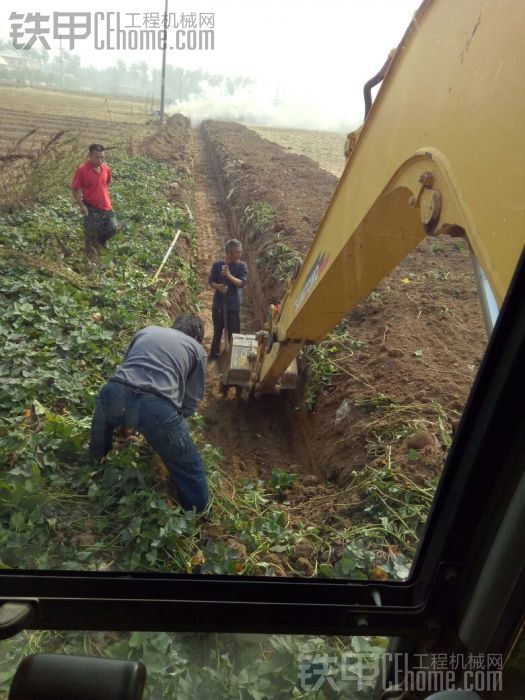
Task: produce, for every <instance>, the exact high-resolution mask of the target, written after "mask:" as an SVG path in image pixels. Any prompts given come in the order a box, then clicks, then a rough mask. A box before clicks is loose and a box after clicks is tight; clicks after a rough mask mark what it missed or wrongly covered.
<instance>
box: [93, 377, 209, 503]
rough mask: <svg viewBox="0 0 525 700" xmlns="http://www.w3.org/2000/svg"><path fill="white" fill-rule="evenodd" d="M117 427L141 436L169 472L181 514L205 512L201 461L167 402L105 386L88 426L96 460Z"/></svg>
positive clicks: (128, 388) (179, 417) (205, 490)
mask: <svg viewBox="0 0 525 700" xmlns="http://www.w3.org/2000/svg"><path fill="white" fill-rule="evenodd" d="M117 426H121V427H125V428H133V429H134V430H137V431H138V432H139V433H141V434H142V435H144V437H145V438H146V440H147V441H148V443H149V444H150V446H151V447H152V448H153V449H154V450H155V452H157V454H158V455H159V456H160V457H161V459H162V460H163V462H164V464H165V465H166V467H167V468H168V471H169V474H170V486H171V487H174V491H175V492H176V494H177V500H178V501H179V503H180V504H181V506H182V507H183V508H184V510H191V509H192V508H196V509H197V511H203V510H204V509H205V508H206V506H207V504H208V483H207V480H206V474H205V472H204V464H203V461H202V458H201V456H200V454H199V452H198V450H197V448H196V447H195V444H194V442H193V440H192V439H191V435H190V432H189V428H188V424H187V423H186V421H185V419H184V418H183V416H182V414H181V413H180V412H179V411H178V410H177V409H176V408H175V406H174V405H173V404H172V403H171V402H170V401H168V400H167V399H164V398H162V397H160V396H156V395H155V394H150V393H146V392H143V391H140V390H137V389H134V388H133V387H131V386H128V385H126V384H120V383H119V382H108V383H107V384H106V385H105V386H103V387H102V389H101V391H100V393H99V395H98V397H97V403H96V406H95V413H94V415H93V423H92V426H91V440H90V443H89V449H90V452H91V454H92V455H93V457H95V459H99V460H100V459H102V457H105V456H106V455H107V453H108V452H109V451H110V450H111V447H112V445H113V431H114V430H115V428H116V427H117Z"/></svg>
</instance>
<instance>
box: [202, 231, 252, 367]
mask: <svg viewBox="0 0 525 700" xmlns="http://www.w3.org/2000/svg"><path fill="white" fill-rule="evenodd" d="M241 255H242V243H241V242H240V241H238V240H237V239H236V238H232V239H231V240H229V241H228V242H227V243H226V260H217V261H216V262H214V263H213V265H212V268H211V272H210V277H209V283H210V287H211V288H212V289H214V290H215V294H214V295H213V306H212V320H213V340H212V343H211V350H210V355H209V357H210V360H214V359H216V358H217V357H218V356H219V354H220V351H221V337H222V332H223V330H224V322H225V321H226V325H227V328H228V338H229V339H231V335H232V333H240V330H241V304H242V288H243V287H245V286H246V283H247V282H248V265H246V263H245V262H243V261H242V260H241ZM225 314H226V318H225Z"/></svg>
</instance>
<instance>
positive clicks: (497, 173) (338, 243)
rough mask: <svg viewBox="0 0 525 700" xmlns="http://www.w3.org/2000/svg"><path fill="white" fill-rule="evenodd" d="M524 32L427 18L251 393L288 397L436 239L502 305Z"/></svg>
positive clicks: (498, 20) (255, 362) (289, 301)
mask: <svg viewBox="0 0 525 700" xmlns="http://www.w3.org/2000/svg"><path fill="white" fill-rule="evenodd" d="M524 26H525V3H510V4H508V5H505V7H503V6H502V4H501V2H499V1H498V0H461V2H457V0H428V1H426V2H424V3H423V4H422V5H421V7H420V8H419V10H418V12H417V13H416V15H415V16H414V19H413V21H412V23H411V25H410V26H409V28H408V30H407V32H406V34H405V36H404V37H403V40H402V42H401V44H400V45H399V47H398V49H397V51H396V53H395V55H394V57H393V59H392V61H391V63H390V67H389V69H388V72H387V74H386V77H385V80H384V82H383V85H382V87H381V89H380V91H379V94H378V96H377V98H376V101H375V103H374V105H373V108H372V109H371V111H370V113H369V115H368V117H367V118H366V121H365V123H364V125H363V127H362V130H361V131H360V133H359V137H358V139H357V141H355V143H352V146H353V148H352V151H351V153H350V156H349V158H348V160H347V163H346V167H345V170H344V172H343V174H342V176H341V179H340V181H339V184H338V186H337V189H336V191H335V193H334V196H333V198H332V200H331V202H330V204H329V206H328V209H327V211H326V213H325V215H324V217H323V220H322V222H321V225H320V227H319V230H318V232H317V235H316V237H315V239H314V241H313V243H312V245H311V247H310V249H309V251H308V253H307V256H306V258H305V260H304V263H303V265H302V266H301V268H300V270H299V271H298V273H297V275H296V276H295V279H293V280H292V281H291V282H290V284H289V287H288V290H287V292H286V294H285V296H284V299H283V301H282V304H281V309H280V312H279V314H278V315H277V316H276V317H275V318H274V321H273V323H272V328H271V333H270V335H269V338H270V342H268V334H265V333H259V334H258V348H257V350H256V349H255V346H254V345H253V346H251V350H252V352H248V353H247V355H246V356H247V357H249V361H250V367H251V377H250V381H249V388H250V389H254V390H255V391H256V392H266V391H272V390H274V389H275V388H276V387H277V388H279V387H283V388H284V387H286V386H287V384H286V381H284V383H283V377H287V376H288V375H290V374H291V375H292V376H293V374H294V369H293V363H294V360H295V357H296V356H297V354H298V353H299V352H300V350H301V348H302V346H303V345H304V344H305V343H306V342H310V341H319V340H321V339H322V338H324V337H325V336H326V334H327V333H329V332H330V330H332V329H333V328H334V327H335V326H336V325H337V323H339V322H340V321H341V320H342V319H343V318H344V317H345V316H346V315H348V313H349V312H350V311H351V310H352V308H353V307H354V306H355V305H356V304H357V303H358V302H359V301H360V300H362V299H363V298H364V297H366V295H367V294H369V293H370V292H371V291H372V290H373V289H374V288H375V287H376V286H377V285H378V283H379V282H380V281H381V280H382V279H383V278H384V277H385V276H387V275H388V274H389V273H390V272H391V271H392V270H393V269H394V268H395V267H396V266H397V265H398V264H399V263H400V262H401V260H403V258H404V257H405V256H406V255H407V254H408V253H410V252H411V251H412V250H413V249H414V248H415V247H416V246H417V244H418V243H419V242H420V241H421V240H423V238H424V237H425V235H445V234H450V235H466V236H467V238H468V241H469V244H470V246H471V249H472V252H473V255H474V256H475V259H476V260H477V262H478V263H479V265H480V267H481V268H482V270H483V271H484V273H485V275H486V277H487V279H488V282H489V285H490V288H491V290H492V293H493V296H494V299H495V300H496V302H497V304H498V305H501V302H502V300H503V298H504V296H505V293H506V291H507V288H508V286H509V283H510V280H511V277H512V274H513V272H514V270H515V268H516V265H517V262H518V259H519V257H520V255H521V252H522V250H523V245H524V241H525V187H524V177H525V175H524V173H525V126H524V125H525V74H524V72H523V57H524V50H523V36H522V34H523V27H524ZM234 344H235V343H234ZM246 347H247V346H246ZM290 365H291V367H290ZM225 383H226V384H228V383H229V380H228V377H227V379H226V382H225ZM245 386H246V384H245Z"/></svg>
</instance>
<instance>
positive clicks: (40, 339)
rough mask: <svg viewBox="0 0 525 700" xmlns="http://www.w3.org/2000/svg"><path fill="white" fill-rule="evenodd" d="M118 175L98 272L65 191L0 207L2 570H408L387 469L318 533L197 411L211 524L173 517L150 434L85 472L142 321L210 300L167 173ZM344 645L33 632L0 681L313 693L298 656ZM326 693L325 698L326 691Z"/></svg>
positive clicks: (119, 157)
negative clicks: (74, 677) (86, 677)
mask: <svg viewBox="0 0 525 700" xmlns="http://www.w3.org/2000/svg"><path fill="white" fill-rule="evenodd" d="M68 162H69V161H64V163H63V164H62V165H60V160H59V159H57V160H55V163H56V164H57V165H56V168H55V171H54V172H55V174H56V177H57V178H59V177H63V179H64V182H65V181H66V179H67V178H66V173H65V172H64V173H62V174H61V172H60V168H62V169H64V167H65V166H66V165H67V164H68ZM110 165H111V166H112V167H113V169H114V172H115V176H116V177H115V181H114V186H113V189H112V197H113V202H114V206H115V209H116V211H117V214H118V217H119V220H120V222H121V232H120V233H119V235H118V236H117V237H116V238H115V239H113V240H112V241H111V243H110V250H109V251H107V252H105V253H104V255H103V256H102V259H101V263H100V265H99V266H98V267H97V268H96V269H92V268H90V267H88V264H87V262H86V261H85V259H84V256H83V252H82V233H81V229H80V220H79V216H78V211H77V210H76V209H75V208H74V207H73V206H72V205H71V202H70V198H69V196H68V195H64V194H62V193H60V192H57V190H56V187H53V189H52V190H50V191H48V192H46V191H39V192H38V196H36V197H35V202H36V204H35V205H34V206H32V207H29V208H27V207H26V208H24V209H20V208H16V207H11V208H6V210H5V211H4V212H3V213H1V214H0V243H1V246H0V265H1V268H2V278H1V281H0V303H1V306H2V316H1V319H0V338H1V341H0V342H1V354H0V381H1V383H2V386H3V389H4V391H3V392H2V395H1V397H0V411H1V424H0V465H1V468H0V551H1V560H0V565H1V566H3V567H4V568H37V569H67V570H80V569H82V570H98V571H103V570H140V571H163V572H184V573H209V574H213V573H216V574H224V573H228V574H263V575H264V574H267V575H276V574H277V575H290V574H292V575H298V574H301V575H318V576H329V577H333V576H342V577H353V578H366V577H375V578H386V577H392V578H404V577H406V575H407V573H408V568H407V560H406V558H405V554H406V552H407V547H408V551H410V548H413V546H414V544H413V542H412V541H408V542H407V541H406V540H403V541H402V537H400V536H399V533H398V532H397V531H396V532H395V533H394V534H392V533H391V532H390V530H392V523H397V522H398V521H397V520H395V519H394V517H393V515H392V513H390V511H394V509H395V503H394V501H395V500H396V499H398V498H403V499H405V500H406V499H407V498H408V497H407V495H406V493H404V492H402V493H400V492H399V489H398V481H399V478H400V477H399V475H397V474H396V473H394V472H393V471H392V470H389V467H388V465H385V467H384V470H383V472H384V473H382V477H381V478H382V479H383V482H384V488H383V489H382V490H381V492H380V493H379V494H378V493H375V494H374V493H372V491H371V490H370V489H369V486H370V483H371V480H372V479H374V478H375V476H374V475H373V474H370V473H365V472H363V473H362V474H360V476H359V478H358V479H356V480H355V481H354V483H353V484H352V486H351V488H347V489H346V490H342V491H341V493H340V494H339V496H340V501H341V504H342V505H341V508H339V509H338V510H336V512H335V514H334V518H333V519H331V520H330V522H326V523H323V524H319V523H318V522H316V521H312V520H311V519H309V517H308V514H307V513H303V512H298V510H297V508H295V507H294V500H293V495H294V489H295V488H298V486H299V480H298V479H295V478H294V477H293V475H289V474H284V473H282V472H280V471H276V472H275V473H274V474H273V476H272V478H271V479H270V480H268V481H267V482H265V481H262V480H254V479H251V480H250V479H245V480H239V481H237V480H235V481H234V480H232V479H231V478H229V477H228V476H227V475H226V474H225V472H224V471H223V470H222V469H221V453H220V450H219V449H217V447H216V446H214V445H210V444H207V442H206V439H205V435H204V430H203V422H202V419H200V418H199V417H196V418H195V419H194V420H193V429H194V434H195V437H196V439H197V441H198V443H199V445H200V448H201V451H202V454H203V456H204V459H205V462H206V467H207V470H208V475H209V481H210V488H211V493H212V511H211V513H209V514H207V516H206V517H205V519H201V518H199V517H196V516H195V515H194V514H193V513H184V512H182V511H181V510H179V509H178V508H177V507H175V508H170V507H169V505H168V503H167V500H166V495H165V491H164V482H163V479H162V465H159V464H158V462H157V461H156V460H155V458H154V456H153V455H152V453H151V451H150V450H149V448H148V447H147V446H146V445H144V444H143V443H142V441H140V440H135V441H129V440H124V439H123V438H122V439H120V441H118V444H117V448H116V449H115V450H114V451H113V452H112V453H111V454H110V456H109V459H108V460H107V462H106V464H105V465H104V466H103V467H102V468H94V467H93V465H92V464H91V461H90V459H89V456H88V452H87V440H88V436H89V427H90V420H91V415H92V411H93V406H94V400H95V397H96V393H97V391H98V389H99V388H100V386H101V385H102V384H103V383H104V382H105V380H106V379H107V377H108V376H109V375H110V374H111V373H112V372H113V370H114V368H115V367H116V365H117V364H118V362H119V361H120V360H121V358H122V355H123V352H124V351H125V348H126V347H127V344H128V343H129V341H130V339H131V337H132V335H133V334H134V333H135V332H136V330H137V329H139V328H141V327H143V326H145V325H148V324H151V323H160V324H166V323H168V319H167V316H172V315H173V314H174V313H176V312H177V311H182V310H198V308H199V300H198V294H199V291H200V289H199V284H198V281H197V272H196V269H195V266H194V264H193V262H192V261H193V254H194V252H195V250H196V245H197V239H196V232H195V230H194V226H193V224H192V223H191V221H189V220H188V218H187V216H186V214H185V213H184V212H183V211H182V210H181V209H180V208H178V207H177V206H175V205H173V204H172V203H171V202H170V201H168V199H167V198H166V195H165V193H166V192H167V191H169V190H170V187H171V186H172V184H173V179H174V174H173V172H172V171H170V169H169V168H168V167H166V166H164V165H161V164H159V163H156V162H154V161H151V160H148V159H146V158H143V157H131V156H128V155H127V154H126V153H125V152H123V151H112V152H111V162H110ZM177 228H180V229H181V230H182V231H183V232H184V235H183V238H184V242H183V248H182V249H180V252H181V253H183V254H180V255H177V254H175V255H174V256H173V257H172V258H171V259H170V267H169V268H168V270H167V271H166V274H164V275H163V276H161V278H160V280H159V281H158V282H157V283H155V284H152V282H151V279H152V276H153V274H154V272H155V269H156V268H157V266H158V264H159V263H160V261H161V259H162V257H163V254H164V252H165V250H166V249H167V247H168V245H169V243H170V241H171V239H172V236H173V232H174V230H175V229H177ZM181 240H182V239H181ZM404 488H405V490H407V489H408V486H407V484H404ZM408 490H410V489H408ZM321 495H322V494H321ZM410 498H415V497H414V496H410ZM392 499H394V501H392ZM409 500H410V499H409ZM352 502H353V503H358V504H359V503H361V504H363V502H366V505H367V506H368V505H369V506H370V513H369V516H368V515H366V513H365V514H364V515H362V516H361V517H358V518H351V517H350V515H351V513H350V511H349V508H348V504H349V503H352ZM408 506H410V503H408ZM356 508H357V506H356ZM350 510H351V509H350ZM361 510H362V509H361ZM381 514H384V516H385V518H387V519H386V520H384V521H382V520H381ZM387 516H389V517H387ZM406 517H408V516H406ZM356 644H357V645H361V647H362V648H363V649H366V650H368V651H369V652H370V653H371V654H377V653H380V651H381V650H382V649H383V645H384V642H383V641H381V640H358V639H357V638H356V639H354V640H352V645H356ZM342 645H343V642H342V641H341V640H337V639H332V640H329V641H328V640H322V639H318V638H315V639H306V638H289V637H277V636H274V637H271V638H268V639H264V640H263V639H258V640H256V641H255V642H254V645H253V646H249V647H248V648H245V644H244V643H243V640H242V639H237V638H235V637H221V638H219V637H216V636H214V635H198V636H190V635H165V634H152V635H142V634H138V633H135V634H133V635H128V636H125V635H124V636H123V635H114V634H112V633H108V634H102V633H101V634H68V635H60V634H57V635H52V634H48V633H35V634H30V635H21V636H19V637H17V638H16V639H15V640H13V641H12V642H6V643H4V651H5V659H6V661H5V663H4V665H3V666H1V667H0V682H3V683H6V682H7V681H8V679H9V678H10V676H11V675H12V672H13V669H14V659H18V658H19V657H20V656H21V655H22V654H24V653H30V652H31V651H41V650H47V651H51V650H62V651H68V652H75V653H86V652H87V653H101V654H108V655H110V656H119V657H120V658H122V657H127V658H143V659H144V660H145V662H146V663H147V665H148V668H149V671H150V678H151V681H150V683H149V684H148V697H151V698H154V697H155V698H157V697H173V694H174V692H176V693H177V697H185V695H184V693H186V695H189V693H190V692H191V693H192V695H195V689H201V690H202V693H200V690H199V692H198V695H199V694H200V695H202V696H203V697H204V696H209V697H253V698H265V697H268V698H275V697H304V696H305V694H307V693H309V695H308V696H309V697H312V691H311V689H310V691H306V690H305V689H304V688H301V687H299V686H298V685H297V674H298V664H299V661H298V660H299V659H300V658H301V655H303V656H304V655H306V656H305V657H304V658H305V659H306V661H307V663H310V661H312V659H315V657H316V655H317V656H318V655H319V654H320V653H321V652H322V651H323V650H324V651H323V653H327V654H328V653H330V656H332V657H333V655H334V653H335V652H337V650H342V649H343V646H342ZM361 647H360V648H361ZM352 648H353V647H352ZM261 659H262V660H263V662H262V663H261ZM312 663H313V661H312ZM354 680H355V674H354ZM323 688H324V686H323ZM325 690H326V688H324V690H319V693H318V694H317V697H319V698H323V697H331V695H330V692H329V694H328V695H323V693H324V692H325ZM316 692H317V691H316ZM339 697H344V696H341V695H339ZM349 697H352V695H349Z"/></svg>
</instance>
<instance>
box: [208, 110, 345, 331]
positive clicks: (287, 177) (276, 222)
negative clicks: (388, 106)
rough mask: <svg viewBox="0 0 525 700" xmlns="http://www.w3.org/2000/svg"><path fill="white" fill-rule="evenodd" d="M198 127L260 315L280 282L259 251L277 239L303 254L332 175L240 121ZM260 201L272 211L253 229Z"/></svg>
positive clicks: (326, 197)
mask: <svg viewBox="0 0 525 700" xmlns="http://www.w3.org/2000/svg"><path fill="white" fill-rule="evenodd" d="M202 131H203V134H204V139H205V143H206V145H207V152H208V157H209V159H210V162H211V164H212V167H213V169H214V170H215V173H216V176H217V178H218V180H219V186H220V190H221V194H222V197H223V202H224V206H225V207H226V211H227V218H228V222H229V225H230V229H231V231H232V235H234V234H235V235H236V237H238V238H241V239H242V240H243V243H244V249H245V252H246V254H247V255H248V262H249V263H250V266H251V268H253V269H252V279H256V281H257V286H256V292H257V295H256V296H257V311H258V315H259V317H260V318H261V319H263V318H265V317H266V312H267V307H268V304H269V303H270V302H272V301H278V300H280V299H281V298H282V295H283V280H279V279H276V278H275V270H272V269H271V268H270V267H265V266H264V265H261V264H260V257H261V254H263V253H264V251H265V249H267V247H268V245H269V244H272V243H273V242H275V240H276V239H277V238H278V239H279V240H281V241H283V243H284V244H285V245H286V246H287V247H289V248H292V249H294V250H296V251H298V252H299V254H300V255H304V254H305V253H306V251H307V250H308V248H309V246H310V243H311V241H312V240H313V237H314V234H315V231H316V230H317V228H318V226H319V223H320V221H321V217H322V215H323V213H324V211H325V209H326V206H327V204H328V202H329V201H330V198H331V196H332V194H333V191H334V189H335V186H336V184H337V178H335V177H334V176H333V175H331V174H330V173H327V172H326V171H324V170H322V169H321V168H320V167H318V166H317V164H316V163H314V162H313V161H312V160H311V159H310V158H307V157H305V156H302V155H296V154H291V153H287V152H286V151H285V150H284V149H283V148H281V147H280V146H278V145H277V144H274V143H271V142H270V141H267V140H266V139H263V138H261V137H260V136H258V135H257V134H255V133H254V132H253V131H251V130H250V129H247V128H246V127H244V126H242V125H241V124H235V123H231V122H214V121H206V122H203V124H202ZM261 203H262V204H264V205H269V207H270V209H271V210H272V211H273V214H272V215H271V217H269V221H268V223H267V224H266V225H264V226H262V227H261V228H260V230H257V231H255V230H254V229H253V226H252V222H251V220H250V215H249V211H250V207H251V208H253V207H254V206H255V207H256V206H257V205H259V204H261ZM258 261H259V264H258ZM255 271H256V272H257V274H256V275H255V274H254V273H255Z"/></svg>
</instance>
